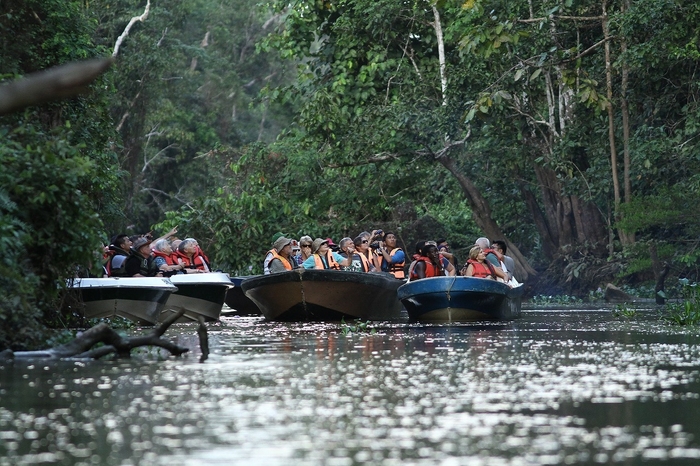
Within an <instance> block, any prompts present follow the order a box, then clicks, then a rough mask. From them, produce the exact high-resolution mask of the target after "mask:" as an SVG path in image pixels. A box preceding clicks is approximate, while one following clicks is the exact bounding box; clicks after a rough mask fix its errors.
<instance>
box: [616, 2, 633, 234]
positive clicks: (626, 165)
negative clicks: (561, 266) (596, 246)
mask: <svg viewBox="0 0 700 466" xmlns="http://www.w3.org/2000/svg"><path fill="white" fill-rule="evenodd" d="M627 9H629V0H625V1H624V2H623V3H622V12H623V13H624V12H626V11H627ZM620 51H621V52H622V55H623V56H624V55H625V52H627V39H626V38H625V37H622V38H621V39H620ZM628 85H629V65H627V63H622V83H621V89H620V94H621V99H620V110H621V111H622V142H623V174H624V184H625V199H624V201H625V203H629V202H632V183H631V181H630V166H631V162H630V113H629V105H628V102H627V87H628ZM620 233H621V235H624V236H625V240H624V242H623V244H633V243H634V242H635V234H634V232H633V231H632V232H622V231H621V232H620Z"/></svg>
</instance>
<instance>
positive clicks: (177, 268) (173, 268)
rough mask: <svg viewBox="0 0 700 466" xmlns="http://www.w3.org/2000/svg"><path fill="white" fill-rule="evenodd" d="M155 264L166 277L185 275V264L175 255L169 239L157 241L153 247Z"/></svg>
mask: <svg viewBox="0 0 700 466" xmlns="http://www.w3.org/2000/svg"><path fill="white" fill-rule="evenodd" d="M151 251H152V253H153V262H154V263H155V265H156V267H158V269H159V270H160V271H161V272H163V276H164V277H170V276H172V275H175V274H176V273H184V272H183V270H185V264H184V263H183V262H181V261H179V260H178V257H177V256H176V255H175V254H173V248H172V246H171V245H170V241H168V240H167V239H159V240H156V241H155V242H154V243H153V245H152V246H151Z"/></svg>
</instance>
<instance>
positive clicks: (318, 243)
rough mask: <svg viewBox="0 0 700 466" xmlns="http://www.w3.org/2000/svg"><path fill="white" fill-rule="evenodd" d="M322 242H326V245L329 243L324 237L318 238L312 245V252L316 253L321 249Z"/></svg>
mask: <svg viewBox="0 0 700 466" xmlns="http://www.w3.org/2000/svg"><path fill="white" fill-rule="evenodd" d="M322 244H326V245H327V244H328V240H325V239H323V238H316V239H315V240H314V242H313V244H312V245H311V252H312V253H313V254H316V252H317V251H318V250H319V248H320V247H321V245H322Z"/></svg>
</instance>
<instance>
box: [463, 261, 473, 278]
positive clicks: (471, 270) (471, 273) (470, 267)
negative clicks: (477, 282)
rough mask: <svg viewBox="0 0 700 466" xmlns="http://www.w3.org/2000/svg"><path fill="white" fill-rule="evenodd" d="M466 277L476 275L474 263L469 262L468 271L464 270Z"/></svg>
mask: <svg viewBox="0 0 700 466" xmlns="http://www.w3.org/2000/svg"><path fill="white" fill-rule="evenodd" d="M464 276H465V277H473V276H474V266H473V265H472V264H469V265H468V266H467V271H466V272H464Z"/></svg>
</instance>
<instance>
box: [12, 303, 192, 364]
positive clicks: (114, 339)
mask: <svg viewBox="0 0 700 466" xmlns="http://www.w3.org/2000/svg"><path fill="white" fill-rule="evenodd" d="M184 313H185V309H184V308H183V309H181V310H180V311H179V312H176V313H173V314H171V315H170V316H168V318H167V319H166V320H165V321H164V322H163V323H162V324H160V325H159V326H158V327H156V328H155V329H154V330H153V332H151V333H150V334H149V335H139V336H135V337H123V336H121V335H119V334H118V333H117V332H115V331H114V330H113V329H112V328H110V327H109V326H108V325H107V324H105V323H100V324H97V325H95V326H94V327H92V328H90V329H88V330H86V331H85V332H83V333H82V334H80V335H78V336H77V337H76V338H75V339H74V340H73V341H71V342H70V343H66V344H64V345H60V346H57V347H55V348H51V349H48V350H41V351H17V352H13V351H11V350H5V351H3V352H1V353H0V361H2V360H10V359H30V358H36V359H62V358H80V359H99V358H102V357H104V356H107V355H110V354H116V355H117V357H120V358H128V357H129V356H130V355H131V350H132V349H134V348H138V347H141V346H157V347H159V348H163V349H165V350H167V351H169V352H170V354H172V355H174V356H180V355H182V354H184V353H186V352H188V351H189V348H185V347H182V346H178V345H176V344H175V343H172V342H170V341H168V340H165V339H163V338H161V337H162V336H163V334H164V333H165V331H166V330H167V329H168V327H170V326H171V325H172V324H173V322H175V321H176V320H177V319H179V318H180V317H182V315H183V314H184ZM98 343H103V344H104V346H100V347H98V348H94V346H95V345H97V344H98Z"/></svg>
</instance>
